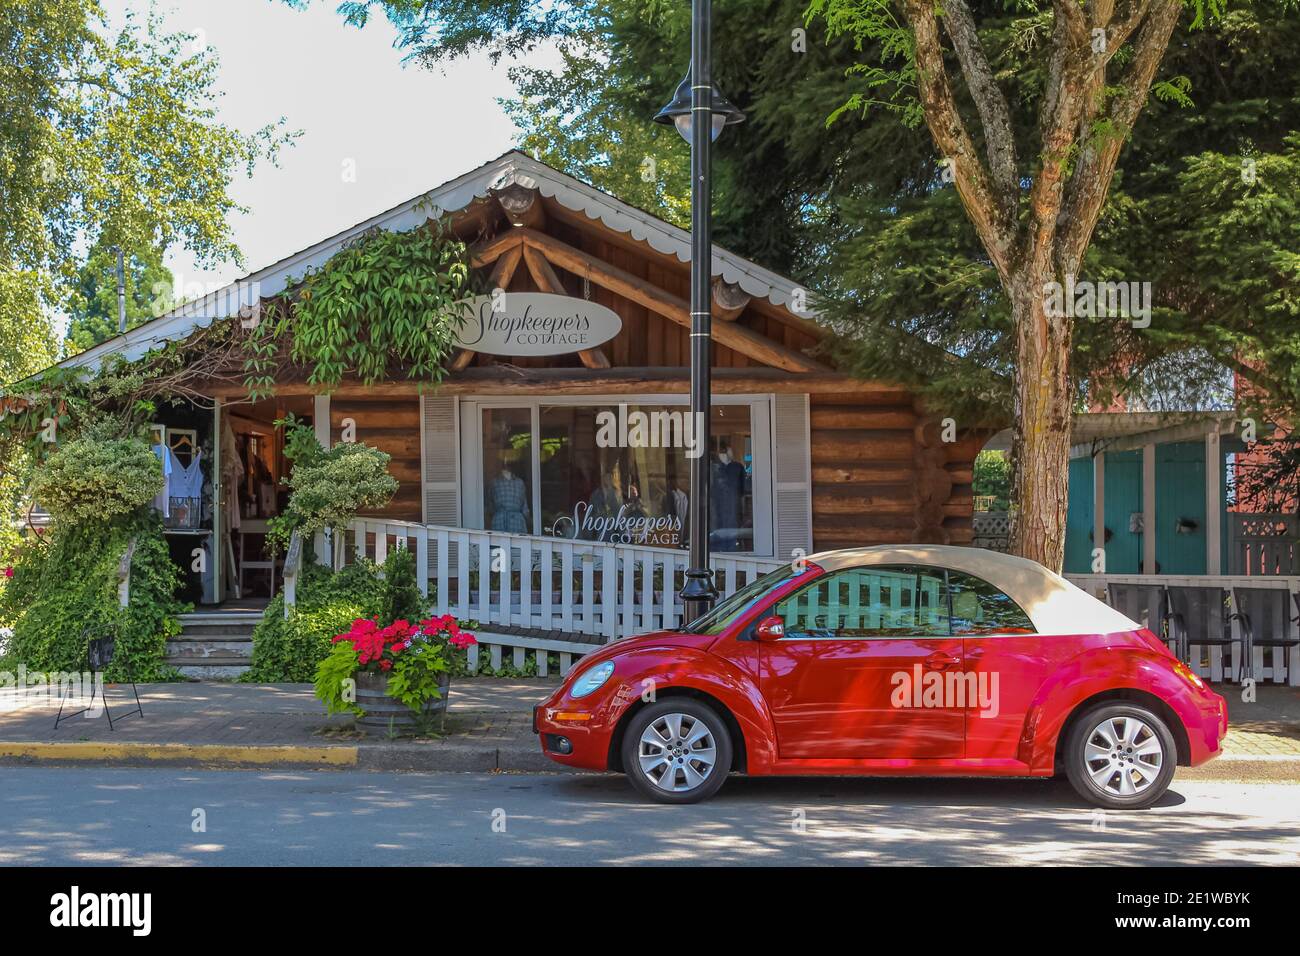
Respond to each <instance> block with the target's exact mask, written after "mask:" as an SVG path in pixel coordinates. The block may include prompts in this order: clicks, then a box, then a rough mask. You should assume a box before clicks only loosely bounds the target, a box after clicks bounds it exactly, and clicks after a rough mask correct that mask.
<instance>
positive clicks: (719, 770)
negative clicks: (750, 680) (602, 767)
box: [623, 697, 731, 803]
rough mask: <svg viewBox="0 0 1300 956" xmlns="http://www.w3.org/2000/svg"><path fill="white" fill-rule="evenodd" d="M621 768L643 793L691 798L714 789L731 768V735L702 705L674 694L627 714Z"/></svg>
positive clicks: (681, 799)
mask: <svg viewBox="0 0 1300 956" xmlns="http://www.w3.org/2000/svg"><path fill="white" fill-rule="evenodd" d="M623 769H624V771H625V772H626V773H627V777H628V780H630V781H631V783H632V786H634V787H636V789H637V790H638V791H640V793H641V794H642V795H643V796H646V797H649V798H650V799H652V800H657V801H659V802H660V803H696V802H698V801H700V800H706V799H708V798H709V797H711V796H713V795H714V794H715V793H717V792H718V789H719V788H720V787H721V786H722V785H723V783H725V782H726V779H727V774H728V773H729V772H730V771H731V734H730V733H728V731H727V723H726V721H724V720H723V719H722V717H721V716H720V715H719V714H718V712H717V711H716V710H714V709H713V708H712V707H710V706H708V705H707V704H702V703H700V702H699V701H695V700H691V699H690V698H687V697H674V698H671V699H668V700H661V701H659V702H657V703H654V704H651V705H650V706H649V707H646V708H644V709H642V710H640V711H637V713H636V714H634V715H633V716H632V721H631V723H629V724H628V727H627V732H626V733H625V734H624V736H623Z"/></svg>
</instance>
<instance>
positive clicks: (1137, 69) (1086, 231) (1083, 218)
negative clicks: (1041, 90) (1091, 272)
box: [1056, 0, 1182, 272]
mask: <svg viewBox="0 0 1300 956" xmlns="http://www.w3.org/2000/svg"><path fill="white" fill-rule="evenodd" d="M1181 12H1182V4H1181V3H1180V0H1152V2H1151V6H1150V10H1149V13H1148V15H1147V17H1146V18H1145V19H1144V20H1143V21H1142V23H1141V26H1140V27H1139V28H1138V30H1137V34H1136V38H1135V39H1134V41H1133V45H1134V50H1133V58H1132V60H1131V61H1130V62H1129V65H1128V69H1127V70H1126V71H1125V73H1124V77H1123V79H1122V80H1121V83H1120V85H1121V87H1122V90H1123V92H1121V93H1119V94H1118V95H1117V96H1116V97H1115V99H1114V100H1113V101H1112V102H1111V104H1110V107H1109V108H1108V109H1107V110H1106V111H1105V112H1104V118H1105V120H1106V124H1105V125H1106V128H1105V129H1102V130H1089V131H1088V135H1087V138H1086V139H1085V140H1084V143H1083V148H1082V149H1081V150H1080V153H1079V157H1078V160H1077V161H1076V163H1075V169H1074V175H1073V176H1071V177H1070V183H1069V189H1068V194H1067V196H1066V198H1065V202H1064V204H1063V205H1062V208H1061V213H1060V224H1059V229H1060V233H1061V241H1060V243H1059V244H1058V247H1057V262H1056V264H1057V267H1058V268H1059V269H1060V271H1062V272H1076V271H1077V270H1078V268H1079V263H1080V262H1081V260H1082V259H1083V254H1084V252H1085V251H1086V250H1087V248H1088V243H1089V241H1090V240H1091V239H1092V232H1093V229H1095V228H1096V225H1097V219H1098V217H1099V216H1100V215H1101V209H1102V206H1103V205H1104V204H1105V202H1106V195H1107V193H1108V192H1109V191H1110V183H1111V180H1112V179H1113V178H1114V175H1115V165H1116V163H1117V162H1118V160H1119V153H1120V150H1121V149H1122V148H1123V146H1124V141H1125V140H1126V139H1127V138H1128V135H1129V133H1131V132H1132V129H1133V124H1134V123H1135V122H1136V121H1137V118H1138V114H1139V113H1141V111H1142V107H1143V106H1144V105H1145V104H1146V101H1147V96H1148V94H1149V93H1150V91H1151V83H1152V81H1153V80H1154V79H1155V75H1156V70H1157V69H1158V68H1159V67H1160V61H1161V60H1162V59H1163V58H1164V54H1165V50H1166V49H1167V48H1168V46H1169V38H1170V37H1171V36H1172V35H1173V32H1174V28H1175V27H1176V26H1177V25H1178V17H1179V14H1180V13H1181Z"/></svg>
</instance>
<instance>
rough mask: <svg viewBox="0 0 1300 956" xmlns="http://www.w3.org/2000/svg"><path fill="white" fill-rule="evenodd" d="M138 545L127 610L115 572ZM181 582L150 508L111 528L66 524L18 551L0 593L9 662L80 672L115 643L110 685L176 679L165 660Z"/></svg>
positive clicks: (180, 606) (176, 630) (0, 615)
mask: <svg viewBox="0 0 1300 956" xmlns="http://www.w3.org/2000/svg"><path fill="white" fill-rule="evenodd" d="M150 457H151V458H152V457H153V456H152V453H150ZM155 463H156V462H155ZM132 538H135V541H136V548H135V554H134V556H133V557H132V560H131V600H130V606H129V607H127V608H121V607H119V605H118V592H117V588H118V577H117V570H118V564H119V562H120V560H121V557H122V554H123V553H124V552H125V551H126V548H127V545H128V544H129V542H130V541H131V539H132ZM179 583H180V572H179V570H178V569H177V568H176V566H175V565H174V564H173V563H172V560H171V557H170V555H169V553H168V548H167V541H166V538H165V537H164V536H163V529H162V521H161V519H160V518H159V517H158V515H157V514H156V513H155V512H153V511H151V510H149V509H147V508H145V509H141V510H139V511H137V512H136V513H135V514H134V515H132V516H131V517H130V518H129V519H127V520H118V521H115V522H113V523H111V524H106V523H102V522H101V523H96V524H89V523H88V524H81V525H67V524H60V525H58V526H57V527H56V528H55V529H54V531H53V533H52V534H51V535H50V536H49V538H48V540H41V541H32V542H30V543H28V544H26V545H24V546H23V547H22V548H21V549H20V551H19V552H18V556H17V561H16V562H15V565H14V576H13V577H12V578H11V579H10V580H9V585H8V587H6V588H5V589H4V592H3V594H0V618H2V619H4V620H9V621H13V637H12V638H11V639H10V642H9V649H8V658H9V659H10V660H11V661H16V662H21V663H23V664H26V665H27V667H28V668H30V669H32V670H40V671H81V670H83V669H84V668H85V666H86V649H87V646H88V644H89V642H90V640H91V639H92V638H94V637H101V636H113V637H115V639H116V645H115V650H114V656H113V661H112V663H111V664H110V665H109V667H108V669H107V671H106V672H105V679H107V680H110V681H118V680H137V681H150V680H168V679H173V678H174V677H175V676H176V672H175V671H174V670H173V669H172V668H169V667H167V666H166V665H165V664H164V663H163V658H164V657H165V655H166V649H167V638H168V637H171V636H173V635H175V634H179V633H180V620H179V618H178V615H180V614H181V613H182V612H183V611H185V610H186V609H187V608H186V606H185V605H184V604H182V603H181V602H179V601H177V600H176V599H175V598H174V597H173V596H172V595H173V594H174V593H175V591H176V588H177V587H178V585H179Z"/></svg>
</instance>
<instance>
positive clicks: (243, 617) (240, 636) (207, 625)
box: [165, 611, 262, 681]
mask: <svg viewBox="0 0 1300 956" xmlns="http://www.w3.org/2000/svg"><path fill="white" fill-rule="evenodd" d="M261 620H262V614H261V612H260V611H197V612H193V613H190V614H182V615H181V616H180V623H181V633H180V634H178V635H176V636H175V637H173V638H170V639H169V640H168V641H167V655H166V658H165V660H166V662H167V663H168V664H169V665H171V666H172V667H175V668H176V669H177V670H179V671H180V672H181V673H182V674H184V675H185V676H186V677H189V678H191V679H193V680H201V681H202V680H233V679H234V678H236V677H238V676H239V675H240V674H242V673H244V672H245V671H247V670H248V668H249V665H250V664H251V663H252V660H253V629H254V628H256V627H257V624H258V622H259V621H261Z"/></svg>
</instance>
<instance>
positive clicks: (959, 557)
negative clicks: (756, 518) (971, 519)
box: [808, 544, 1142, 634]
mask: <svg viewBox="0 0 1300 956" xmlns="http://www.w3.org/2000/svg"><path fill="white" fill-rule="evenodd" d="M808 560H809V561H811V562H812V563H813V564H816V565H818V566H820V567H822V568H824V569H825V570H827V571H838V570H840V569H841V568H854V567H864V566H872V565H882V564H921V565H930V566H934V567H940V568H949V569H951V570H953V571H963V572H965V573H966V574H971V575H974V576H975V577H977V578H980V579H982V580H984V581H987V582H988V583H989V584H991V585H993V586H994V587H995V588H997V589H998V590H999V591H1002V592H1003V593H1004V594H1006V595H1007V596H1008V597H1010V598H1011V599H1012V600H1013V601H1015V602H1016V603H1017V604H1019V605H1020V607H1021V608H1023V609H1024V612H1025V613H1026V614H1028V615H1029V619H1030V620H1031V621H1033V622H1034V628H1035V629H1036V630H1037V631H1038V632H1039V633H1040V634H1111V633H1114V632H1116V631H1133V630H1137V629H1138V628H1139V627H1141V626H1142V625H1140V624H1137V623H1135V622H1133V621H1131V620H1129V619H1128V618H1127V617H1125V616H1124V615H1123V614H1120V613H1119V612H1118V611H1116V610H1115V609H1113V608H1111V607H1108V606H1107V605H1105V604H1103V603H1102V602H1101V601H1098V600H1097V599H1096V598H1094V597H1092V596H1091V595H1090V594H1088V593H1087V592H1085V591H1081V590H1080V589H1079V588H1077V587H1075V586H1074V585H1073V584H1071V583H1070V582H1069V581H1067V580H1065V578H1063V577H1061V576H1060V575H1059V574H1054V573H1053V572H1051V571H1049V570H1047V569H1046V568H1045V567H1043V566H1042V565H1041V564H1038V563H1037V562H1035V561H1030V560H1028V559H1026V558H1017V557H1013V556H1012V555H1009V554H998V553H997V552H996V551H985V550H984V549H982V548H960V547H953V546H950V545H938V544H935V545H928V544H917V545H901V546H896V545H882V546H879V547H874V548H849V549H846V550H843V551H822V552H821V553H819V554H813V555H809V556H808Z"/></svg>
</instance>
